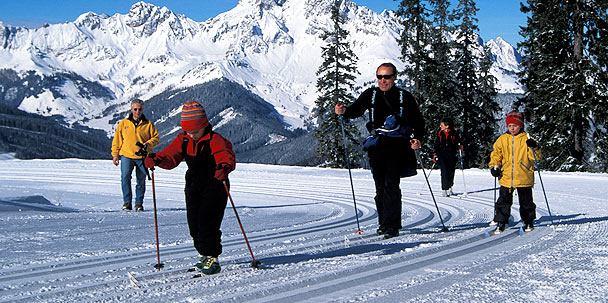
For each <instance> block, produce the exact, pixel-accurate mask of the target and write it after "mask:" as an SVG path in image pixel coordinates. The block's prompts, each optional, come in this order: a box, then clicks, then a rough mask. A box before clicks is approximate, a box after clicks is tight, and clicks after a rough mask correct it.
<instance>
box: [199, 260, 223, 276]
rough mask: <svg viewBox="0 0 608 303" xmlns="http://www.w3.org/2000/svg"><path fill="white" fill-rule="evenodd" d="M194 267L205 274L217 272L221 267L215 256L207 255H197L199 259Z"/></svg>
mask: <svg viewBox="0 0 608 303" xmlns="http://www.w3.org/2000/svg"><path fill="white" fill-rule="evenodd" d="M195 267H196V269H197V270H198V271H200V272H202V273H204V274H206V275H214V274H217V273H219V272H220V271H221V270H222V268H221V267H220V263H219V262H218V260H217V258H215V257H209V256H199V261H198V263H196V265H195Z"/></svg>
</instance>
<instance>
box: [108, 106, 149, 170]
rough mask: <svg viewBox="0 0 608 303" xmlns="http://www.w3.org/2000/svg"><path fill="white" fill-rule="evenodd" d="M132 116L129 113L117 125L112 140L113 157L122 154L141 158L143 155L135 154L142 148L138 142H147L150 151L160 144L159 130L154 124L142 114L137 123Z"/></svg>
mask: <svg viewBox="0 0 608 303" xmlns="http://www.w3.org/2000/svg"><path fill="white" fill-rule="evenodd" d="M132 117H133V115H132V114H129V117H127V118H125V119H122V120H120V121H119V122H118V124H117V125H116V132H115V133H114V139H113V140H112V157H117V156H119V155H120V156H125V157H127V158H131V159H141V158H143V157H142V156H137V155H135V153H136V152H138V151H139V149H140V147H139V146H137V145H136V143H137V142H140V143H143V144H147V145H148V151H152V149H153V148H154V146H156V145H157V144H158V142H159V139H158V130H156V127H154V124H152V122H150V121H149V120H148V119H146V117H145V116H143V115H142V117H141V119H140V121H139V123H138V124H137V125H136V124H135V121H134V120H133V118H132Z"/></svg>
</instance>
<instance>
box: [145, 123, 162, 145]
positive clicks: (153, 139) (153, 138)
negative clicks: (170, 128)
mask: <svg viewBox="0 0 608 303" xmlns="http://www.w3.org/2000/svg"><path fill="white" fill-rule="evenodd" d="M159 142H160V140H159V139H158V130H157V129H156V127H155V126H154V124H152V122H150V139H148V141H146V142H144V144H146V145H147V146H148V148H149V149H148V150H152V149H153V148H154V146H156V145H158V143H159Z"/></svg>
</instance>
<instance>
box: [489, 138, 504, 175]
mask: <svg viewBox="0 0 608 303" xmlns="http://www.w3.org/2000/svg"><path fill="white" fill-rule="evenodd" d="M502 157H503V155H502V146H501V144H500V138H498V140H496V142H494V146H493V150H492V153H491V154H490V163H489V164H488V166H489V167H490V168H493V167H496V166H499V167H501V166H502Z"/></svg>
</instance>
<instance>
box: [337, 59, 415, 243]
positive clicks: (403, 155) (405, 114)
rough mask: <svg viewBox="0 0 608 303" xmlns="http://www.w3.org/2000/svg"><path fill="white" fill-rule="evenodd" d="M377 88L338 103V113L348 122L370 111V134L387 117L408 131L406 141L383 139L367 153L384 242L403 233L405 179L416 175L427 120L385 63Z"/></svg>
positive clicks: (379, 73) (380, 233)
mask: <svg viewBox="0 0 608 303" xmlns="http://www.w3.org/2000/svg"><path fill="white" fill-rule="evenodd" d="M376 78H377V79H378V87H372V88H369V89H367V90H365V91H364V92H363V93H361V95H360V96H359V98H357V100H356V101H355V102H354V103H353V104H351V105H350V106H348V107H347V106H345V105H344V104H341V103H338V104H336V107H335V113H336V114H338V115H343V116H344V117H345V118H356V117H360V116H362V115H363V114H364V112H365V111H366V110H367V111H369V112H368V115H369V119H370V121H369V123H368V124H367V128H368V130H369V131H370V132H371V131H372V130H375V129H379V128H382V127H383V125H384V123H385V120H386V118H387V117H388V116H390V115H393V116H394V117H396V118H397V121H398V122H399V124H400V126H401V128H404V129H407V135H406V136H407V138H405V137H388V136H380V137H379V144H378V145H377V146H375V147H373V148H371V149H369V150H368V157H369V163H370V166H371V170H372V176H373V178H374V183H375V186H376V197H375V198H374V200H375V202H376V209H377V211H378V223H379V228H378V231H377V233H378V234H379V235H384V237H385V238H391V237H396V236H398V235H399V229H401V189H400V188H399V182H400V178H401V177H402V176H404V177H405V176H412V175H415V174H416V167H417V162H416V155H415V153H414V150H415V149H419V148H420V147H421V143H420V138H422V137H423V135H424V120H423V118H422V114H421V113H420V108H419V107H418V103H417V102H416V99H415V98H414V96H413V95H412V94H411V93H410V92H408V91H406V90H403V89H401V88H398V87H395V80H396V78H397V68H396V67H395V66H394V65H393V64H392V63H383V64H381V65H380V66H378V68H377V69H376Z"/></svg>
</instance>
